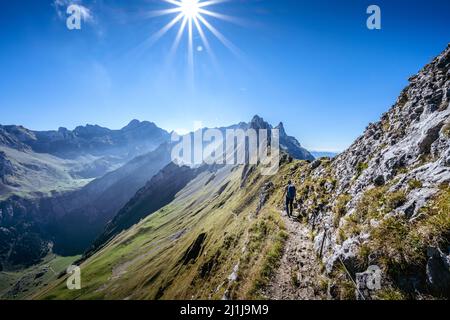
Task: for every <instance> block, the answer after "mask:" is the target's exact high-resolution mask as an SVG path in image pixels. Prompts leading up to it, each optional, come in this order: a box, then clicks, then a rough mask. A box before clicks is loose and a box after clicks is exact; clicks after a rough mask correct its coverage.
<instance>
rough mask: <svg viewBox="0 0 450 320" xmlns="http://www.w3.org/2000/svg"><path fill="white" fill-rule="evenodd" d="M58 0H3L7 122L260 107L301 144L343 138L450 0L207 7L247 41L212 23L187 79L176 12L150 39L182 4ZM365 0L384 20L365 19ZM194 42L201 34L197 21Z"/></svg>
mask: <svg viewBox="0 0 450 320" xmlns="http://www.w3.org/2000/svg"><path fill="white" fill-rule="evenodd" d="M64 2H68V1H67V0H57V1H56V2H55V1H54V0H53V1H50V0H48V1H45V0H41V1H32V0H26V1H8V2H7V3H5V2H3V3H2V10H1V13H0V15H1V16H0V18H1V19H0V24H1V28H0V70H1V71H0V74H1V76H0V114H1V115H0V123H1V124H22V125H24V126H26V127H29V128H31V129H36V130H43V129H57V128H58V127H60V126H64V127H67V128H69V129H72V128H74V127H76V126H77V125H81V124H83V125H84V124H86V123H90V124H99V125H102V126H107V127H110V128H120V127H122V126H124V125H126V124H127V123H128V122H129V121H130V120H131V119H135V118H137V119H140V120H149V121H153V122H155V123H156V124H158V125H159V126H161V127H163V128H165V129H168V130H172V129H191V128H192V127H193V123H194V122H195V121H202V122H203V124H204V125H205V126H209V127H213V126H222V125H229V124H232V123H237V122H240V121H249V120H250V119H251V117H252V116H253V115H254V114H259V115H261V116H262V117H264V118H265V119H266V120H268V121H269V122H271V123H273V124H275V125H276V124H277V123H278V122H279V121H283V122H284V124H285V127H286V130H287V131H288V133H289V134H291V135H294V136H296V137H297V138H298V139H299V140H300V142H301V143H302V144H303V145H304V146H306V147H307V148H310V149H313V150H342V149H344V148H346V147H347V146H349V145H350V144H351V143H352V141H353V140H354V139H355V138H356V137H357V136H358V135H359V134H361V132H362V131H363V130H364V128H365V127H366V126H367V124H368V123H369V122H374V121H377V119H378V118H379V117H380V115H381V114H382V113H383V112H385V111H387V110H388V108H389V107H390V106H391V105H392V104H393V103H394V102H395V99H396V97H397V96H398V94H399V93H400V91H401V90H402V88H403V87H404V86H405V85H407V79H408V77H409V76H411V75H412V74H414V73H416V72H417V71H418V70H419V69H420V68H421V67H422V66H423V65H425V64H426V63H428V62H429V61H431V59H432V58H433V57H434V56H435V55H437V54H439V53H440V52H441V51H442V50H443V49H444V48H445V46H446V45H447V44H448V43H449V42H450V2H449V1H447V0H426V1H425V0H424V1H418V0H417V1H411V0H389V1H381V0H371V1H365V0H346V1H344V0H342V1H337V0H335V1H321V0H314V1H312V0H311V1H303V0H267V1H264V0H231V1H228V2H224V3H221V4H217V5H214V6H211V7H209V9H210V10H211V11H215V12H219V13H222V14H226V15H230V16H233V17H235V18H236V19H237V20H236V21H234V22H233V23H232V22H228V21H222V20H220V19H217V18H214V17H208V18H207V19H208V21H209V22H210V23H211V24H212V25H214V26H215V27H216V28H217V29H218V30H219V31H220V32H221V33H222V34H223V35H224V36H226V37H227V38H228V39H229V40H230V41H231V42H232V43H233V44H234V45H235V46H236V47H237V48H238V49H239V52H240V53H239V55H235V54H234V53H233V52H231V51H230V50H228V49H227V48H226V47H225V46H224V45H223V44H222V43H221V42H220V41H219V40H217V39H216V38H215V37H214V35H213V34H212V33H211V32H208V31H207V30H206V29H205V33H206V36H207V38H208V40H209V41H210V45H211V48H212V49H213V51H214V54H215V56H216V61H217V64H214V63H213V62H212V60H211V59H210V56H209V55H208V53H207V52H206V50H203V51H197V50H195V52H194V79H193V80H192V77H190V72H189V67H188V65H189V64H188V59H187V35H186V34H184V37H183V38H182V40H181V43H180V46H179V48H178V51H177V53H176V54H175V55H174V57H173V58H172V59H168V52H169V49H170V47H171V45H172V43H173V41H174V39H175V37H176V33H177V30H178V25H176V26H175V27H174V28H173V29H172V30H170V31H169V32H168V33H167V34H166V35H164V36H163V37H162V38H161V39H160V40H159V41H157V42H156V43H153V44H152V45H145V43H146V40H147V39H148V38H149V37H151V36H152V35H154V34H155V33H156V32H157V31H158V30H159V29H160V28H162V27H163V26H164V25H165V24H167V23H168V22H169V21H170V20H171V19H172V18H173V17H174V16H173V15H168V16H161V17H152V18H149V17H148V13H149V12H150V11H154V10H160V9H164V8H171V7H173V6H172V5H171V4H168V3H165V2H164V1H162V0H135V1H125V0H123V1H119V0H111V1H108V0H103V1H102V0H95V1H94V0H83V1H82V0H77V1H75V2H76V3H78V4H80V5H83V6H84V7H86V8H87V9H88V10H89V13H90V15H89V19H87V21H84V22H82V30H74V31H69V30H68V29H67V28H66V22H65V19H66V15H65V12H64V11H65V6H64V5H60V6H58V5H57V3H60V4H64ZM371 4H377V5H379V6H380V8H381V11H382V30H379V31H378V30H376V31H371V30H368V29H367V27H366V19H367V17H368V15H367V14H366V9H367V7H368V6H369V5H371ZM193 42H194V47H195V48H197V47H198V46H200V45H202V42H201V38H200V37H199V35H198V34H197V33H195V32H194V41H193Z"/></svg>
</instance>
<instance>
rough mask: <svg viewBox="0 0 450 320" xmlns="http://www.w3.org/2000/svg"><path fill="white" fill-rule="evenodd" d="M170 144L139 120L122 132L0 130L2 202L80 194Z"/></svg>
mask: <svg viewBox="0 0 450 320" xmlns="http://www.w3.org/2000/svg"><path fill="white" fill-rule="evenodd" d="M169 140H170V135H169V133H167V132H166V131H164V130H163V129H160V128H158V127H157V126H156V125H154V124H153V123H150V122H145V121H144V122H139V121H138V120H133V121H131V122H130V123H129V124H128V125H127V126H126V127H124V128H122V129H120V130H110V129H107V128H102V127H99V126H91V125H87V126H85V127H77V128H76V129H75V130H73V131H70V130H67V129H65V128H60V129H59V130H58V131H32V130H28V129H26V128H24V127H22V126H13V125H11V126H1V125H0V199H2V198H3V199H4V198H6V197H8V196H9V195H11V194H19V195H21V196H23V195H26V196H28V197H41V196H43V195H47V196H48V195H49V194H52V193H58V192H63V191H68V190H74V189H78V188H80V187H82V186H83V185H85V184H87V183H88V182H89V181H90V180H91V179H94V178H98V177H101V176H103V175H104V174H106V173H107V172H110V171H113V170H115V169H117V168H119V167H120V166H122V165H124V164H125V163H126V162H128V161H130V160H131V159H133V158H134V157H137V156H139V155H142V154H145V153H147V152H150V151H152V150H154V149H156V148H157V147H158V146H159V145H161V144H162V143H164V142H168V141H169Z"/></svg>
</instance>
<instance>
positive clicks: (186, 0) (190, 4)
mask: <svg viewBox="0 0 450 320" xmlns="http://www.w3.org/2000/svg"><path fill="white" fill-rule="evenodd" d="M180 8H181V13H183V15H184V17H186V18H188V19H193V18H196V17H197V16H198V14H199V13H200V3H199V1H198V0H181V3H180Z"/></svg>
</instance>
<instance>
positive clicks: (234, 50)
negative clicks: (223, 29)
mask: <svg viewBox="0 0 450 320" xmlns="http://www.w3.org/2000/svg"><path fill="white" fill-rule="evenodd" d="M198 19H199V20H200V21H201V22H202V23H203V24H204V25H205V27H206V28H208V30H209V31H211V33H212V34H213V35H214V36H215V37H216V38H217V39H219V41H220V42H222V44H223V45H224V46H225V47H227V48H228V50H230V51H231V52H232V53H233V54H235V55H236V56H240V50H239V49H238V48H237V47H236V46H235V45H234V44H233V43H232V42H231V41H230V40H228V39H227V38H226V37H225V36H224V35H223V34H222V33H220V31H219V30H217V29H216V28H215V27H213V26H212V25H211V24H210V23H209V22H208V21H207V20H206V19H205V18H203V17H202V16H201V15H199V16H198Z"/></svg>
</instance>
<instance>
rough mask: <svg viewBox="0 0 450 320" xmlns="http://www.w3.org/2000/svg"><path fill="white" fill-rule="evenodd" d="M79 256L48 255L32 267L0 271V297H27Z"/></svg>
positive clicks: (51, 280) (46, 283) (51, 279)
mask: <svg viewBox="0 0 450 320" xmlns="http://www.w3.org/2000/svg"><path fill="white" fill-rule="evenodd" d="M79 258H80V257H79V256H74V257H60V256H55V255H53V254H50V255H48V256H47V257H46V258H45V259H43V261H42V262H41V263H40V264H38V265H34V266H32V267H29V268H27V269H24V270H18V271H8V272H0V299H28V298H30V297H31V296H32V295H34V294H35V293H36V292H38V291H40V290H42V288H44V287H45V286H47V285H48V284H49V283H51V282H53V281H55V280H56V278H57V276H58V275H59V274H60V273H61V272H63V271H64V270H66V268H67V267H68V266H69V265H71V264H72V263H73V262H74V261H76V260H77V259H79Z"/></svg>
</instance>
